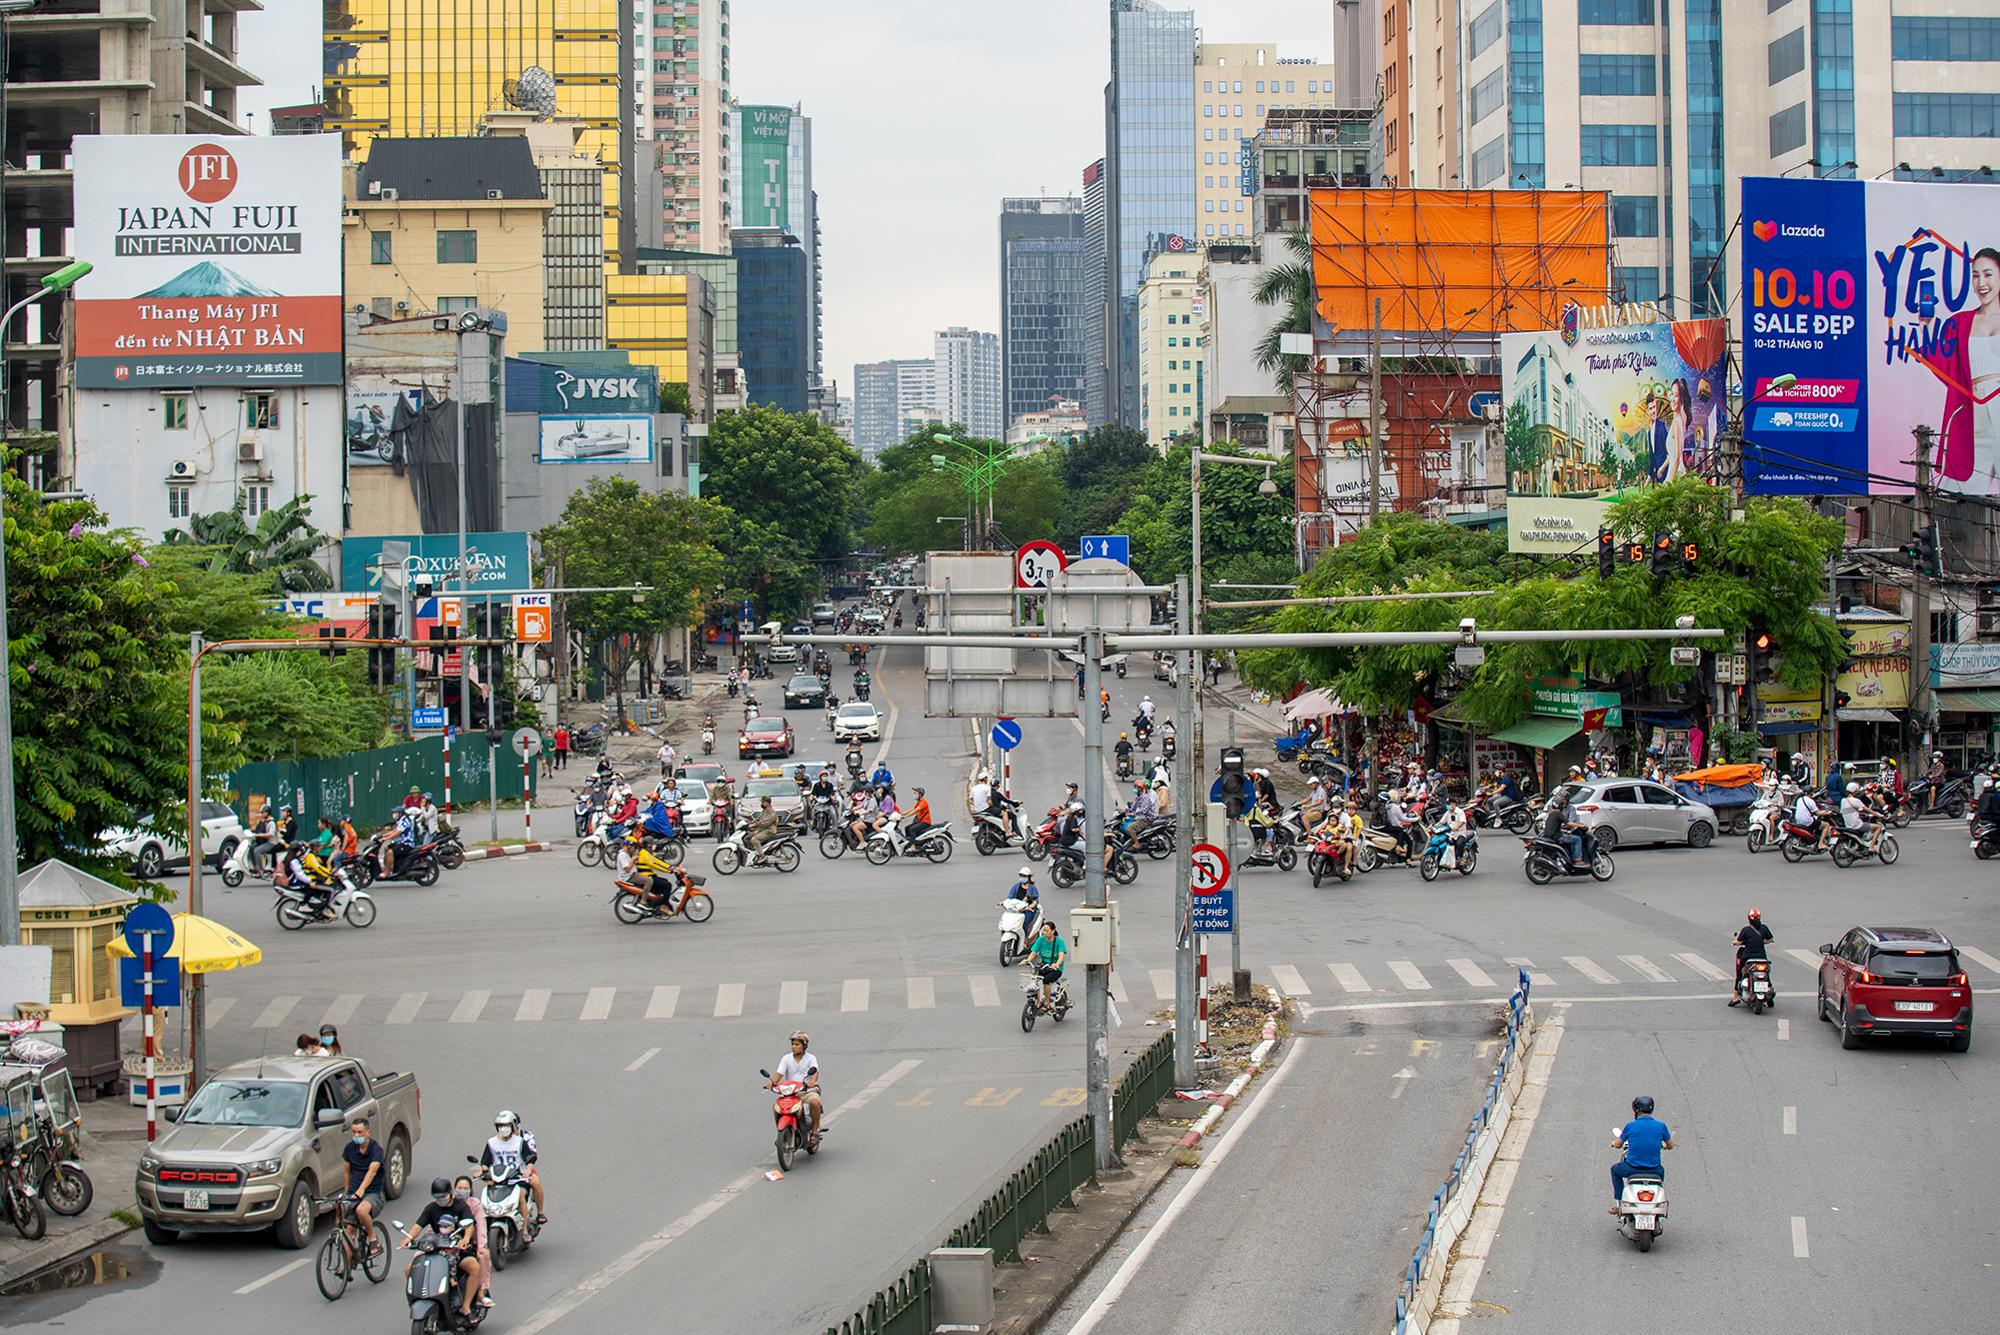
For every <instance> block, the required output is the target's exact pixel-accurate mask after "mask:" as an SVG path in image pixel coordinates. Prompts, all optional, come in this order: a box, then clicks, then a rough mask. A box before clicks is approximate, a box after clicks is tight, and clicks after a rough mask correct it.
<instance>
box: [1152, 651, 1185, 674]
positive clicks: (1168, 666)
mask: <svg viewBox="0 0 2000 1335" xmlns="http://www.w3.org/2000/svg"><path fill="white" fill-rule="evenodd" d="M1178 657H1179V655H1178V654H1175V653H1173V652H1171V651H1170V650H1166V649H1162V650H1160V652H1159V653H1157V654H1154V655H1153V680H1154V681H1172V680H1173V679H1174V672H1175V669H1176V666H1177V665H1176V664H1175V662H1174V660H1175V659H1176V658H1178Z"/></svg>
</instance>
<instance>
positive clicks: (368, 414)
mask: <svg viewBox="0 0 2000 1335" xmlns="http://www.w3.org/2000/svg"><path fill="white" fill-rule="evenodd" d="M399 403H401V404H407V405H408V406H409V410H410V411H411V412H413V413H414V412H420V411H422V409H423V406H424V392H423V390H421V389H406V388H404V387H402V386H401V385H399V384H397V382H396V380H395V379H394V378H393V377H391V376H386V375H357V376H355V377H353V378H352V379H350V380H349V381H348V382H347V462H348V464H349V465H350V466H354V465H377V464H389V463H395V462H396V441H395V437H394V436H393V435H391V434H390V432H391V428H393V427H394V426H395V424H396V405H397V404H399Z"/></svg>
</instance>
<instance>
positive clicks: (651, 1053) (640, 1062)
mask: <svg viewBox="0 0 2000 1335" xmlns="http://www.w3.org/2000/svg"><path fill="white" fill-rule="evenodd" d="M659 1055H660V1050H659V1049H658V1048H647V1049H646V1050H645V1051H644V1052H642V1053H640V1054H639V1055H638V1056H636V1057H634V1058H633V1059H632V1064H631V1065H629V1066H627V1067H626V1068H625V1070H626V1072H627V1073H628V1074H629V1073H631V1072H633V1071H636V1070H638V1069H639V1068H640V1067H641V1066H644V1065H645V1064H646V1063H647V1062H649V1061H651V1060H653V1058H655V1057H657V1056H659Z"/></svg>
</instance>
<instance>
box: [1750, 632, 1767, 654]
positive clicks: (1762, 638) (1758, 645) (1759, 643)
mask: <svg viewBox="0 0 2000 1335" xmlns="http://www.w3.org/2000/svg"><path fill="white" fill-rule="evenodd" d="M1750 643H1751V645H1752V646H1753V647H1754V648H1755V649H1756V650H1757V652H1758V653H1760V654H1768V653H1769V652H1771V644H1772V640H1771V632H1769V631H1767V630H1766V631H1759V632H1757V638H1756V639H1754V640H1752V641H1750Z"/></svg>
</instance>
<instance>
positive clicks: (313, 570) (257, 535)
mask: <svg viewBox="0 0 2000 1335" xmlns="http://www.w3.org/2000/svg"><path fill="white" fill-rule="evenodd" d="M311 503H312V497H310V496H294V497H292V499H290V500H288V501H286V502H285V503H284V504H283V505H280V506H277V507H275V508H273V509H269V510H266V511H265V512H264V513H263V514H261V515H258V516H257V522H256V523H255V524H254V525H253V524H251V523H249V522H248V520H246V519H245V517H244V505H245V499H244V495H243V493H242V492H240V491H239V492H237V493H236V506H235V508H234V509H231V510H218V511H216V512H215V513H213V514H206V515H193V516H191V517H190V518H189V519H188V526H187V527H186V528H185V529H171V530H169V531H168V532H167V534H166V541H167V543H168V544H169V545H172V546H189V547H197V548H200V549H202V550H203V551H204V552H205V553H206V555H207V558H208V565H209V569H210V571H211V572H213V573H215V574H225V573H228V574H239V575H260V574H268V575H271V576H274V577H275V578H276V580H277V582H278V585H279V587H281V588H285V589H290V590H292V591H294V592H299V593H316V592H319V591H321V590H324V589H330V588H332V587H333V576H331V575H329V574H327V573H326V570H325V569H324V568H323V567H322V566H321V565H320V564H319V563H318V562H317V561H315V560H314V559H313V557H314V554H315V553H317V552H318V551H319V550H320V549H321V548H323V547H325V546H326V545H327V544H328V543H329V542H330V541H331V539H329V538H328V537H327V536H326V534H324V533H322V532H320V531H319V530H318V529H316V528H314V527H313V526H312V521H311V519H310V518H309V517H308V507H309V506H310V505H311Z"/></svg>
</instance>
